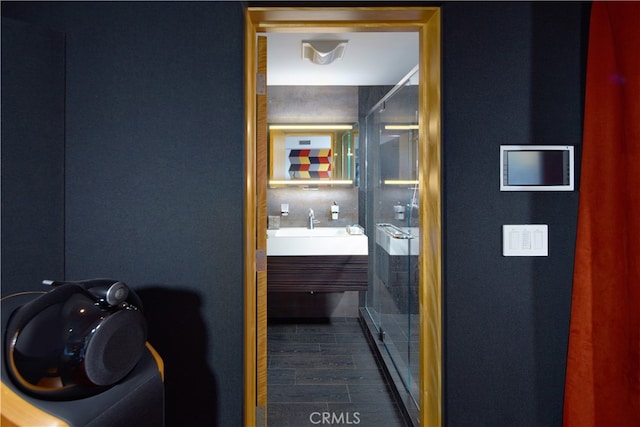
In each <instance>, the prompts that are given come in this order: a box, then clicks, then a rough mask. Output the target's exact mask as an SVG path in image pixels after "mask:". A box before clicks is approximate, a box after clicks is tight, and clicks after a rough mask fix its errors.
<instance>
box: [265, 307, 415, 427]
mask: <svg viewBox="0 0 640 427" xmlns="http://www.w3.org/2000/svg"><path fill="white" fill-rule="evenodd" d="M267 421H268V425H269V427H285V426H291V427H304V426H328V425H358V426H362V427H396V426H397V427H404V426H406V424H405V422H404V420H403V418H402V415H401V412H400V409H399V406H398V404H397V403H396V401H395V399H394V397H393V395H392V393H391V390H390V387H389V385H388V384H387V382H386V381H385V379H384V377H383V375H382V374H381V372H380V370H379V368H378V365H377V363H376V358H375V357H374V355H373V353H372V351H371V349H370V348H369V345H368V343H367V340H366V338H365V336H364V332H363V330H362V327H361V326H360V321H359V320H358V319H357V318H330V319H322V320H313V321H298V322H296V323H292V322H283V321H272V322H269V325H268V407H267Z"/></svg>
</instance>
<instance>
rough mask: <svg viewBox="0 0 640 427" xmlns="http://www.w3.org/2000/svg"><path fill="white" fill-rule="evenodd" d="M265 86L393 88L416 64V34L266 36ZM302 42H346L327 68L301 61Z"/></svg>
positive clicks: (290, 34)
mask: <svg viewBox="0 0 640 427" xmlns="http://www.w3.org/2000/svg"><path fill="white" fill-rule="evenodd" d="M266 36H267V85H269V86H377V85H395V84H396V83H398V82H399V81H400V80H401V79H402V78H403V77H405V76H406V75H407V74H408V73H409V71H411V69H413V68H414V67H415V66H416V65H417V64H418V33H416V32H411V33H396V32H386V33H340V34H336V33H323V34H319V33H313V34H311V33H304V34H303V33H267V34H266ZM302 40H348V41H349V43H348V44H347V48H346V50H345V54H344V58H343V59H341V60H337V61H335V62H334V63H333V64H329V65H316V64H312V63H311V62H310V61H308V60H303V59H302Z"/></svg>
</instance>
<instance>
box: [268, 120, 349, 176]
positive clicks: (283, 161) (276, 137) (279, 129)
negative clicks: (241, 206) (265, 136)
mask: <svg viewBox="0 0 640 427" xmlns="http://www.w3.org/2000/svg"><path fill="white" fill-rule="evenodd" d="M359 137H360V134H359V131H358V124H357V123H351V124H323V125H318V124H295V125H294V124H272V125H269V186H270V187H271V188H277V187H282V186H291V185H302V186H308V185H346V186H351V185H356V186H357V185H358V181H359V170H358V169H359V168H358V149H359Z"/></svg>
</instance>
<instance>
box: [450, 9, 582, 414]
mask: <svg viewBox="0 0 640 427" xmlns="http://www.w3.org/2000/svg"><path fill="white" fill-rule="evenodd" d="M586 12H588V10H587V8H586V6H585V5H583V4H581V3H562V4H558V3H554V4H542V3H520V2H515V3H504V2H500V3H446V4H445V5H444V7H443V14H442V16H443V53H444V55H443V86H444V87H443V109H444V111H443V120H444V121H443V132H444V146H443V153H444V182H445V187H444V194H445V195H444V223H445V228H444V239H445V260H444V261H445V268H444V277H445V282H444V306H445V349H444V351H445V353H444V357H445V396H446V398H445V411H446V419H447V425H451V426H458V425H486V426H506V425H519V426H538V425H560V424H561V422H562V403H563V393H564V370H565V365H566V349H567V337H568V330H569V329H568V328H569V312H570V304H571V284H572V273H573V255H574V249H575V230H576V218H577V203H578V191H576V192H572V193H531V192H523V193H501V192H500V191H499V146H500V145H501V144H571V145H577V148H578V158H577V160H578V165H579V152H580V150H579V148H580V143H581V139H582V108H583V103H582V99H583V98H582V96H583V93H582V91H583V87H584V81H583V78H584V65H585V62H584V59H585V56H584V47H585V46H586V38H585V34H586V28H587V27H586V23H585V21H584V16H585V13H586ZM527 223H544V224H549V242H550V243H549V246H550V247H549V256H548V257H542V258H520V257H508V258H507V257H502V255H501V254H502V232H501V226H502V225H503V224H527Z"/></svg>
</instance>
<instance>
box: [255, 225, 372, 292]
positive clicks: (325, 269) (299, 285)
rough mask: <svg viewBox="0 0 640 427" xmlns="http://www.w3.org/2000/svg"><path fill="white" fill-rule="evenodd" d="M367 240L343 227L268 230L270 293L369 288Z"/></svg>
mask: <svg viewBox="0 0 640 427" xmlns="http://www.w3.org/2000/svg"><path fill="white" fill-rule="evenodd" d="M367 271H368V239H367V236H366V235H364V234H356V235H353V234H349V233H348V232H347V230H346V229H345V228H343V227H318V228H314V229H307V228H299V227H289V228H281V229H279V230H267V287H268V291H269V292H343V291H366V290H367V285H368V273H367Z"/></svg>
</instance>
